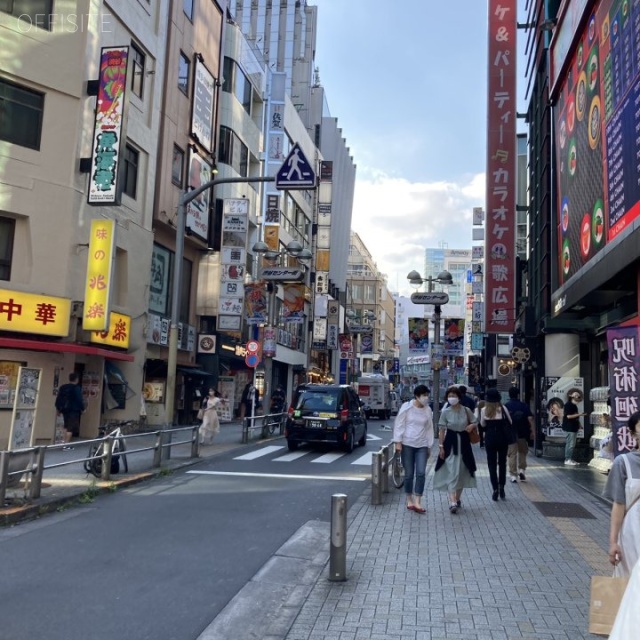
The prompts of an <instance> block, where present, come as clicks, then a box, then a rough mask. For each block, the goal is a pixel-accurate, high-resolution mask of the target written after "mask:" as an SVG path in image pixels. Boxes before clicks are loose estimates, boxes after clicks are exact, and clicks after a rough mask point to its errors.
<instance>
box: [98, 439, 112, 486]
mask: <svg viewBox="0 0 640 640" xmlns="http://www.w3.org/2000/svg"><path fill="white" fill-rule="evenodd" d="M114 440H115V438H114V437H113V436H107V437H106V438H105V439H104V443H103V445H104V454H103V455H102V470H101V471H100V479H101V480H109V479H110V478H111V457H112V455H113V442H114Z"/></svg>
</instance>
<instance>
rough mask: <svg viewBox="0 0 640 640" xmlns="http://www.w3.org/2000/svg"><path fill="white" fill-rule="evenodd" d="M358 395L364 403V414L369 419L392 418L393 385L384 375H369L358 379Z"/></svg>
mask: <svg viewBox="0 0 640 640" xmlns="http://www.w3.org/2000/svg"><path fill="white" fill-rule="evenodd" d="M358 395H359V396H360V400H362V402H364V412H365V415H366V416H367V419H369V418H370V417H371V416H376V417H377V418H380V420H388V419H389V418H390V417H391V409H392V406H391V383H390V382H389V380H387V378H385V377H384V376H383V375H367V376H361V377H360V378H358Z"/></svg>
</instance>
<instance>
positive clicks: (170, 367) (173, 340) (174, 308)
mask: <svg viewBox="0 0 640 640" xmlns="http://www.w3.org/2000/svg"><path fill="white" fill-rule="evenodd" d="M274 181H275V176H264V177H257V178H216V179H215V180H209V182H205V183H204V184H203V185H201V186H200V187H198V188H197V189H192V190H191V191H183V192H182V193H181V194H180V197H179V198H178V217H177V221H176V253H175V264H174V267H173V288H172V292H173V294H172V298H171V328H170V330H169V353H168V356H167V394H166V397H167V403H166V405H165V409H166V411H165V422H166V423H167V424H173V414H174V409H175V394H176V369H177V363H178V318H179V316H180V285H181V283H182V261H183V258H184V232H185V223H186V207H187V205H188V204H189V203H190V202H191V201H192V200H194V199H195V198H197V197H198V196H199V195H200V194H201V193H202V192H203V191H206V190H207V189H211V188H212V187H215V186H217V185H219V184H234V183H241V184H248V183H250V182H274Z"/></svg>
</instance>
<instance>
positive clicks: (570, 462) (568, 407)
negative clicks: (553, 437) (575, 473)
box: [562, 389, 587, 467]
mask: <svg viewBox="0 0 640 640" xmlns="http://www.w3.org/2000/svg"><path fill="white" fill-rule="evenodd" d="M581 400H582V395H581V393H580V391H579V390H578V389H569V391H568V393H567V401H566V402H565V403H564V416H563V418H562V430H563V431H565V432H566V434H567V435H566V438H567V439H566V442H565V446H564V463H565V464H566V465H567V466H569V467H575V466H576V465H577V464H578V463H577V462H576V461H575V460H574V459H573V452H574V450H575V448H576V440H577V439H578V431H580V429H581V428H582V425H581V424H580V418H582V416H586V415H587V414H586V413H581V412H580V410H579V409H578V404H577V403H578V402H580V401H581Z"/></svg>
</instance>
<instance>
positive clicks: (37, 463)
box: [29, 447, 46, 499]
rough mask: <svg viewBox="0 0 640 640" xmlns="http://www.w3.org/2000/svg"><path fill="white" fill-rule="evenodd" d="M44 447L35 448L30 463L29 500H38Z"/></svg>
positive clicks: (40, 488)
mask: <svg viewBox="0 0 640 640" xmlns="http://www.w3.org/2000/svg"><path fill="white" fill-rule="evenodd" d="M45 451H46V447H35V448H34V450H33V459H32V462H31V479H30V481H29V498H31V499H34V498H39V497H40V492H41V490H42V474H43V473H44V454H45Z"/></svg>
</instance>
